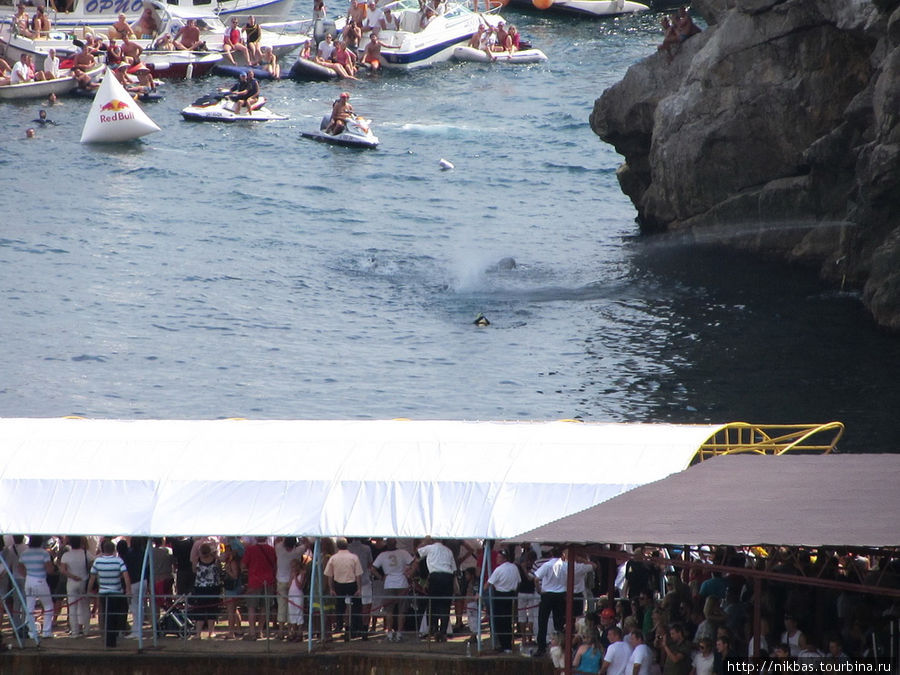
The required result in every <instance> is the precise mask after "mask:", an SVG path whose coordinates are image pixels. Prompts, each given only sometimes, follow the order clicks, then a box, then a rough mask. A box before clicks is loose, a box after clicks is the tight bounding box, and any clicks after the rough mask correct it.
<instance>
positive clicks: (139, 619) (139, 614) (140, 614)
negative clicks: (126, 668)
mask: <svg viewBox="0 0 900 675" xmlns="http://www.w3.org/2000/svg"><path fill="white" fill-rule="evenodd" d="M152 545H153V541H152V540H151V539H150V537H147V541H146V542H145V545H144V560H143V561H142V562H141V578H140V581H138V583H139V584H140V585H139V586H138V593H137V607H136V608H135V611H134V617H133V618H134V623H135V624H136V625H134V626H132V628H131V632H132V633H136V634H137V639H138V654H140V653H141V652H143V651H144V588H145V584H146V581H147V570H150V581H151V585H152V582H153V566H152V565H150V564H149V563H150V547H151V546H152ZM153 640H154V642H155V641H156V626H154V627H153Z"/></svg>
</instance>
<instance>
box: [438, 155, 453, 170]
mask: <svg viewBox="0 0 900 675" xmlns="http://www.w3.org/2000/svg"><path fill="white" fill-rule="evenodd" d="M438 166H439V167H441V170H442V171H447V170H448V169H452V168H453V163H452V162H450V161H448V160H446V159H444V158H443V157H441V159H440V161H439V162H438Z"/></svg>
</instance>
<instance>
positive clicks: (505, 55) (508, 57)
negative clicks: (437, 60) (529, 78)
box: [453, 45, 547, 65]
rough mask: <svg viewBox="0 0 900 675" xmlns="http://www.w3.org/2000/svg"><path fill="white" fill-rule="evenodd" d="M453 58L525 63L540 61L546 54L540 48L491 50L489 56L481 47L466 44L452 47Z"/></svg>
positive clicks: (478, 61) (545, 57) (544, 58)
mask: <svg viewBox="0 0 900 675" xmlns="http://www.w3.org/2000/svg"><path fill="white" fill-rule="evenodd" d="M453 58H454V59H455V60H456V61H475V62H477V63H508V64H513V65H515V64H527V63H542V62H544V61H546V60H547V55H546V54H544V52H542V51H541V50H540V49H534V48H532V49H520V50H516V51H514V52H506V51H503V52H491V54H490V56H488V53H487V52H486V51H484V50H483V49H475V47H469V46H467V45H460V46H458V47H454V49H453Z"/></svg>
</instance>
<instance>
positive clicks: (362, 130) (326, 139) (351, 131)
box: [300, 113, 378, 149]
mask: <svg viewBox="0 0 900 675" xmlns="http://www.w3.org/2000/svg"><path fill="white" fill-rule="evenodd" d="M330 121H331V114H330V113H329V114H326V115H325V117H323V118H322V123H321V124H320V125H319V128H318V129H315V130H313V131H302V132H300V135H301V136H303V138H311V139H312V140H314V141H320V142H322V143H331V144H333V145H345V146H348V147H352V148H373V149H374V148H377V147H378V136H376V135H375V134H373V133H372V128H371V120H368V119H366V118H365V117H360V116H358V115H351V116H350V117H349V118H348V119H347V123H346V125H345V126H344V130H343V131H342V132H341V133H339V134H329V133H328V132H326V131H325V129H326V127H327V126H328V123H329V122H330Z"/></svg>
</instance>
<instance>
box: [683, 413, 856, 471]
mask: <svg viewBox="0 0 900 675" xmlns="http://www.w3.org/2000/svg"><path fill="white" fill-rule="evenodd" d="M843 435H844V424H843V422H827V423H825V424H749V423H747V422H731V423H729V424H726V425H725V426H724V427H722V428H721V429H720V430H719V431H717V432H716V433H715V434H713V435H712V436H711V437H710V438H709V439H707V441H706V442H705V443H703V445H701V446H700V448H699V449H698V450H697V454H696V456H695V458H694V461H695V462H702V461H703V460H705V459H709V458H711V457H715V456H717V455H734V454H739V453H751V454H757V455H783V454H785V453H788V452H790V453H806V454H828V453H831V452H833V451H834V449H835V447H836V446H837V443H838V441H839V440H840V439H841V436H843Z"/></svg>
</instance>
